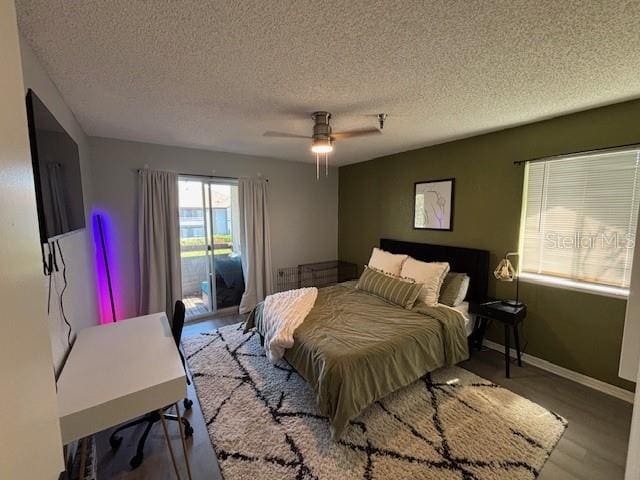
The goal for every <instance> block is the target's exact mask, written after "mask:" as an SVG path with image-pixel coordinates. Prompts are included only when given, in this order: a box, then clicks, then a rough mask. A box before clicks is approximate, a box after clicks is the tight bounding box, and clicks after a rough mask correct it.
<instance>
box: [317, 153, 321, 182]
mask: <svg viewBox="0 0 640 480" xmlns="http://www.w3.org/2000/svg"><path fill="white" fill-rule="evenodd" d="M316 180H320V154H319V153H316Z"/></svg>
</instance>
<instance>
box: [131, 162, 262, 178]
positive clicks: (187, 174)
mask: <svg viewBox="0 0 640 480" xmlns="http://www.w3.org/2000/svg"><path fill="white" fill-rule="evenodd" d="M148 169H149V168H148V167H146V166H145V167H144V168H136V169H135V170H134V171H136V172H139V171H141V170H148ZM177 174H178V176H181V177H200V178H220V179H222V180H238V178H241V177H225V176H224V175H205V174H201V173H184V172H177ZM258 178H264V179H265V180H266V181H267V182H268V181H269V179H268V178H266V177H263V176H262V175H261V174H258Z"/></svg>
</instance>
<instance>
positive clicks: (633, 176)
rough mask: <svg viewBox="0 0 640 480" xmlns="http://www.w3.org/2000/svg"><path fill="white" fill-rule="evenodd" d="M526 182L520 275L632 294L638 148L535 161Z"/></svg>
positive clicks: (639, 192) (639, 171)
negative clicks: (629, 289) (630, 288)
mask: <svg viewBox="0 0 640 480" xmlns="http://www.w3.org/2000/svg"><path fill="white" fill-rule="evenodd" d="M524 185H525V188H524V200H523V205H522V222H521V234H520V253H521V262H520V272H521V274H520V275H521V278H522V279H524V280H527V279H528V280H532V281H536V280H538V281H542V282H543V283H551V284H556V285H564V286H567V287H570V288H571V287H573V288H579V289H588V290H594V291H600V292H602V293H610V294H614V295H626V294H628V288H629V280H630V276H631V262H632V258H633V246H634V243H635V234H636V226H637V222H638V207H639V202H640V148H630V149H626V150H609V151H603V152H598V153H585V154H579V155H574V156H564V157H561V158H555V159H549V160H543V161H537V162H530V163H527V165H526V167H525V184H524Z"/></svg>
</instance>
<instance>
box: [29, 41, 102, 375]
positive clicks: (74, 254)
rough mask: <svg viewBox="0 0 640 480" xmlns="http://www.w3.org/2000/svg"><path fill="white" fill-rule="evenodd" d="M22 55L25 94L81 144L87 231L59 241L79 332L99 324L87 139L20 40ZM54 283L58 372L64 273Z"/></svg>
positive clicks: (68, 308)
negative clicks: (30, 94)
mask: <svg viewBox="0 0 640 480" xmlns="http://www.w3.org/2000/svg"><path fill="white" fill-rule="evenodd" d="M20 51H21V55H22V69H23V76H24V90H25V92H26V90H27V89H28V88H31V89H32V90H33V91H34V92H35V93H36V95H38V97H39V98H40V100H42V101H43V102H44V104H45V105H46V106H47V108H48V109H49V110H50V111H51V113H53V116H54V117H56V119H57V120H58V122H60V124H61V125H62V126H63V127H64V129H65V130H66V131H67V133H69V135H71V137H72V138H73V139H74V140H75V142H76V143H77V144H78V150H79V154H80V169H81V171H82V190H83V196H84V207H85V213H86V214H87V218H86V225H87V228H85V229H83V230H79V231H77V232H73V233H71V234H69V235H66V236H64V237H62V238H61V239H60V246H61V247H62V251H63V253H64V259H65V262H66V264H67V279H68V287H67V289H66V291H65V293H64V296H63V301H64V310H65V313H66V316H67V320H69V323H70V324H71V326H72V329H73V330H74V331H75V332H77V331H78V330H80V329H82V328H84V327H88V326H92V325H96V324H97V323H98V308H97V295H96V280H95V268H94V265H95V258H94V257H95V255H94V252H95V249H94V247H93V240H92V233H91V219H90V217H89V215H90V212H91V175H90V171H89V170H90V163H89V160H88V155H89V146H88V139H87V136H86V135H85V133H84V131H83V130H82V128H81V127H80V125H79V124H78V122H77V121H76V119H75V117H74V116H73V112H72V111H71V110H70V109H69V107H67V105H66V104H65V102H64V99H63V98H62V95H60V92H59V91H58V89H57V88H56V86H55V85H54V84H53V82H52V81H51V79H50V78H49V76H48V75H47V73H46V72H45V70H44V69H43V67H42V65H41V64H40V61H39V60H38V58H37V57H36V55H35V53H34V52H33V50H32V49H31V47H29V45H28V44H27V43H26V41H25V40H24V38H22V37H21V38H20ZM53 281H54V282H55V283H54V284H53V287H54V288H53V289H52V292H51V311H50V314H49V329H50V332H51V348H52V351H53V362H54V365H55V366H56V368H57V367H58V366H59V365H60V362H61V361H62V359H63V358H64V355H65V353H66V351H67V348H68V343H67V331H68V327H67V326H66V325H65V323H64V322H63V318H62V314H61V312H60V307H59V302H58V296H57V291H61V290H62V287H63V285H64V282H63V279H62V270H61V271H60V272H58V273H56V274H54V277H53ZM41 282H42V283H43V284H44V285H46V286H47V288H48V282H49V281H48V277H44V276H41ZM56 287H57V288H56Z"/></svg>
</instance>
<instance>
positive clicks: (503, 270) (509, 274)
mask: <svg viewBox="0 0 640 480" xmlns="http://www.w3.org/2000/svg"><path fill="white" fill-rule="evenodd" d="M513 255H517V253H507V254H506V255H505V256H504V258H503V259H502V260H500V263H498V266H497V267H496V269H495V270H494V271H493V276H494V277H496V279H498V280H500V281H501V282H513V281H514V280H515V278H516V269H515V268H513V264H512V263H511V261H510V260H509V257H510V256H513Z"/></svg>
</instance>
